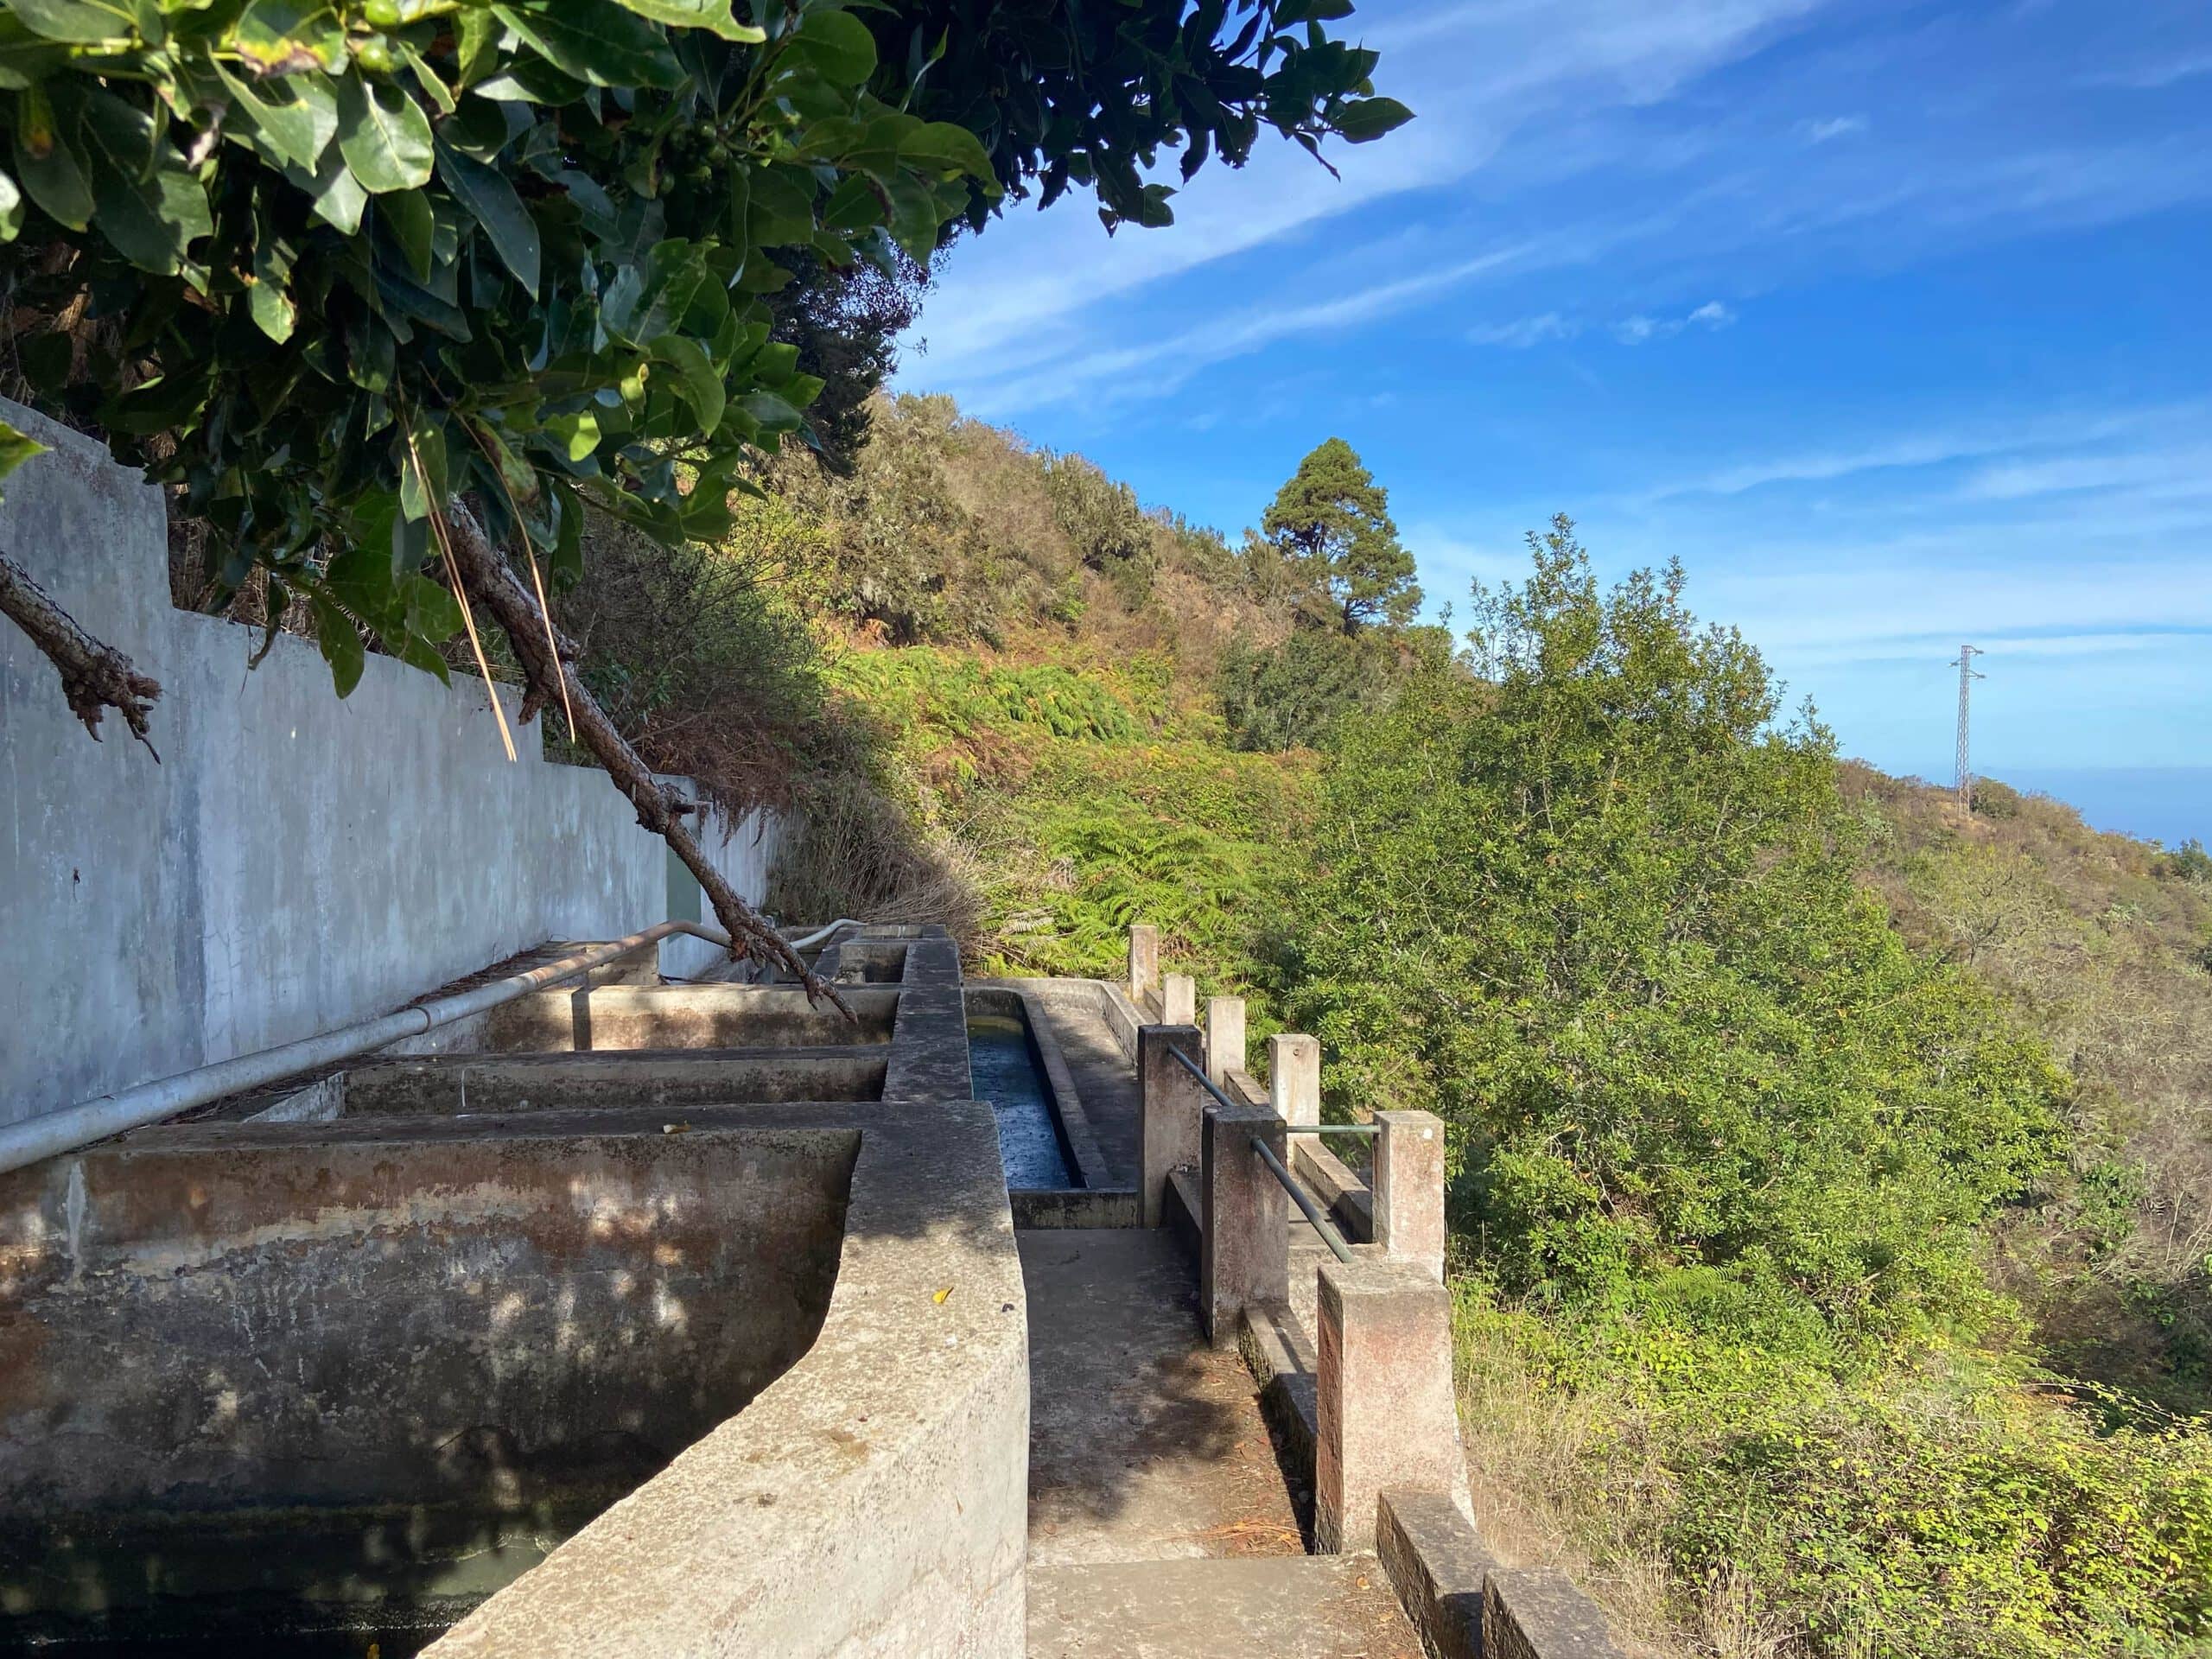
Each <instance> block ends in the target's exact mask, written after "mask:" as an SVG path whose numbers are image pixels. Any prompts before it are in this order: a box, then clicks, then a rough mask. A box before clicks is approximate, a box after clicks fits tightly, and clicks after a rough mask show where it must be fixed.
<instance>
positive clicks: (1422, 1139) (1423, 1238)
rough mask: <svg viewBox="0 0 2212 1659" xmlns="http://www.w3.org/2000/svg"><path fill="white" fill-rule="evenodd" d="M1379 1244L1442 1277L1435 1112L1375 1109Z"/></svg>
mask: <svg viewBox="0 0 2212 1659" xmlns="http://www.w3.org/2000/svg"><path fill="white" fill-rule="evenodd" d="M1375 1121H1376V1123H1377V1124H1379V1125H1380V1126H1381V1128H1382V1133H1381V1134H1380V1135H1377V1136H1376V1141H1375V1180H1374V1194H1375V1242H1376V1243H1377V1244H1380V1245H1381V1246H1382V1247H1383V1253H1384V1254H1385V1255H1394V1256H1402V1257H1404V1258H1405V1259H1406V1260H1407V1261H1409V1262H1420V1263H1421V1266H1422V1267H1423V1268H1426V1269H1427V1271H1428V1274H1429V1276H1430V1277H1431V1278H1433V1279H1434V1280H1435V1281H1437V1282H1438V1283H1440V1284H1441V1283H1442V1282H1443V1280H1444V1120H1443V1119H1442V1118H1440V1117H1439V1116H1436V1114H1435V1113H1433V1112H1377V1113H1376V1114H1375Z"/></svg>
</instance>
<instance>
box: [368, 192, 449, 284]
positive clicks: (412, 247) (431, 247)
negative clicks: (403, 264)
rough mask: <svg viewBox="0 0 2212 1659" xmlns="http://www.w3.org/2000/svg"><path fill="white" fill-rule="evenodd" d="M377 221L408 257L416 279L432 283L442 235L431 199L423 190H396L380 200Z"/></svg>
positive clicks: (409, 265)
mask: <svg viewBox="0 0 2212 1659" xmlns="http://www.w3.org/2000/svg"><path fill="white" fill-rule="evenodd" d="M377 222H378V223H379V224H380V225H382V226H384V227H385V230H386V231H388V232H390V233H391V239H392V240H393V241H394V242H396V243H397V244H398V245H399V251H401V252H402V253H404V255H406V257H407V264H408V267H409V269H410V270H413V271H414V273H415V280H416V282H418V283H427V282H429V280H430V258H431V255H432V253H433V251H435V242H436V239H437V234H438V216H437V213H435V211H434V210H433V209H432V207H430V198H429V196H428V195H426V194H423V192H422V191H420V190H394V191H392V192H391V194H388V195H383V196H379V197H378V198H377Z"/></svg>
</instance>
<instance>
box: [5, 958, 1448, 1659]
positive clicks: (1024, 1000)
mask: <svg viewBox="0 0 2212 1659" xmlns="http://www.w3.org/2000/svg"><path fill="white" fill-rule="evenodd" d="M817 967H818V969H819V970H820V971H821V972H823V974H824V975H825V976H828V977H829V978H831V979H832V980H833V981H834V982H836V983H837V984H838V985H839V986H840V988H841V991H842V995H843V996H844V997H845V999H846V1000H847V1001H848V1002H849V1005H850V1007H851V1011H852V1016H853V1017H852V1018H850V1019H848V1018H847V1017H846V1016H845V1015H843V1014H839V1013H837V1012H836V1010H834V1009H830V1008H828V1007H822V1006H817V1005H814V1004H810V1003H809V1001H807V999H806V997H805V995H804V993H803V992H802V991H801V990H800V989H799V988H798V987H795V986H779V985H751V984H734V983H733V984H693V985H664V984H661V983H659V982H658V977H657V976H655V975H654V974H653V972H652V964H651V963H650V962H641V963H632V964H628V965H627V966H626V967H618V968H616V969H607V970H601V971H600V972H597V973H594V974H593V975H592V976H589V982H588V983H582V982H580V983H576V984H574V985H570V986H564V987H563V988H556V989H553V990H548V991H544V992H542V993H538V994H536V995H531V996H527V997H524V998H523V999H522V1000H520V1001H515V1002H512V1003H509V1004H508V1005H506V1006H505V1007H501V1008H499V1009H497V1010H494V1011H493V1013H491V1014H488V1015H486V1016H484V1017H482V1018H481V1019H480V1020H475V1021H474V1022H471V1023H470V1024H468V1025H467V1026H463V1027H453V1028H450V1029H449V1030H448V1031H446V1032H443V1033H440V1034H439V1039H438V1040H439V1043H440V1044H441V1049H440V1052H418V1053H411V1054H404V1055H391V1054H387V1055H385V1056H383V1057H376V1058H370V1059H366V1060H357V1061H354V1062H353V1063H352V1064H350V1065H347V1066H346V1067H345V1068H344V1069H340V1070H333V1071H327V1072H326V1073H324V1074H321V1075H317V1076H313V1077H304V1078H298V1079H294V1080H292V1082H291V1083H290V1084H287V1085H286V1086H284V1087H283V1088H281V1089H278V1090H270V1091H266V1092H264V1093H263V1094H260V1095H257V1096H252V1097H250V1098H245V1099H238V1100H232V1101H229V1102H226V1103H222V1104H221V1105H219V1107H217V1108H215V1109H211V1110H209V1111H207V1112H206V1113H203V1114H201V1115H200V1117H199V1118H198V1119H197V1121H194V1122H181V1123H168V1124H164V1125H162V1126H159V1127H156V1128H149V1129H142V1130H138V1131H137V1132H134V1133H132V1134H130V1135H124V1136H121V1137H119V1138H117V1139H114V1140H111V1141H107V1142H105V1143H102V1144H100V1145H98V1146H95V1147H90V1148H87V1149H85V1150H83V1151H80V1152H79V1153H76V1154H70V1155H67V1156H65V1157H60V1158H55V1159H51V1160H48V1161H46V1162H44V1163H41V1164H38V1165H35V1166H31V1167H29V1168H26V1169H22V1170H18V1171H16V1172H15V1173H10V1174H7V1175H0V1649H22V1650H29V1651H40V1652H49V1653H53V1654H56V1655H107V1654H126V1653H127V1654H148V1655H154V1656H164V1655H174V1656H184V1655H200V1654H209V1655H213V1654H222V1655H226V1656H233V1659H235V1656H240V1655H249V1654H259V1653H272V1654H274V1653H282V1654H287V1655H302V1656H317V1655H333V1656H337V1655H343V1656H349V1659H363V1656H367V1655H370V1654H372V1653H373V1654H375V1655H376V1656H378V1659H404V1656H409V1655H412V1654H415V1653H417V1652H422V1651H424V1650H426V1649H427V1650H431V1651H435V1652H436V1653H438V1654H441V1655H448V1654H449V1655H479V1654H484V1655H489V1654H499V1655H523V1654H530V1655H537V1654H555V1653H559V1654H564V1655H565V1654H571V1653H586V1652H588V1653H621V1654H634V1655H639V1656H647V1655H650V1656H663V1655H679V1654H690V1653H709V1652H742V1653H747V1654H760V1655H763V1656H775V1655H783V1654H791V1655H813V1654H817V1653H820V1654H825V1655H826V1654H829V1653H844V1652H871V1653H872V1652H890V1651H900V1652H911V1653H914V1654H917V1655H921V1656H925V1659H927V1656H933V1655H938V1654H947V1655H950V1654H958V1653H969V1652H974V1653H1006V1652H1010V1651H1020V1649H1021V1648H1022V1647H1023V1646H1024V1645H1025V1644H1026V1647H1027V1652H1028V1653H1029V1654H1030V1655H1032V1656H1036V1659H1074V1656H1107V1655H1114V1656H1132V1659H1143V1656H1171V1655H1173V1656H1181V1655H1196V1654H1208V1655H1212V1654H1221V1655H1234V1656H1238V1659H1275V1656H1285V1659H1287V1656H1291V1655H1300V1656H1306V1655H1321V1656H1336V1659H1356V1656H1364V1659H1412V1656H1414V1655H1416V1654H1418V1653H1420V1652H1421V1646H1420V1643H1419V1642H1418V1641H1417V1639H1416V1638H1415V1637H1414V1633H1413V1630H1412V1627H1411V1625H1410V1624H1408V1623H1407V1622H1406V1619H1405V1618H1404V1616H1403V1615H1402V1613H1401V1612H1400V1611H1399V1604H1398V1601H1397V1600H1396V1599H1395V1597H1394V1595H1393V1592H1392V1589H1391V1586H1390V1584H1389V1581H1388V1580H1387V1579H1386V1578H1385V1576H1384V1574H1383V1572H1382V1571H1381V1570H1380V1569H1379V1568H1378V1567H1377V1566H1376V1560H1375V1558H1374V1557H1373V1556H1371V1555H1357V1554H1354V1555H1344V1556H1329V1557H1320V1556H1314V1555H1312V1554H1309V1553H1308V1551H1309V1548H1310V1546H1311V1543H1312V1539H1313V1515H1312V1503H1313V1497H1312V1492H1311V1491H1310V1479H1311V1477H1310V1474H1309V1475H1307V1476H1305V1477H1301V1476H1300V1473H1299V1464H1298V1461H1297V1459H1296V1458H1294V1457H1292V1456H1288V1455H1287V1453H1286V1451H1285V1449H1284V1447H1282V1446H1280V1445H1279V1443H1278V1440H1277V1438H1276V1433H1277V1431H1276V1430H1275V1429H1274V1428H1273V1427H1271V1425H1270V1422H1269V1421H1268V1417H1267V1415H1266V1414H1263V1412H1262V1408H1261V1404H1260V1397H1259V1394H1258V1391H1257V1388H1256V1385H1255V1381H1254V1376H1253V1374H1252V1372H1251V1371H1250V1370H1248V1369H1247V1366H1246V1364H1245V1363H1244V1361H1243V1360H1242V1359H1241V1358H1240V1357H1238V1355H1237V1353H1236V1351H1235V1350H1234V1348H1233V1347H1217V1346H1214V1345H1211V1344H1209V1343H1208V1342H1207V1340H1206V1338H1205V1332H1204V1331H1203V1329H1202V1328H1201V1325H1200V1322H1199V1319H1198V1311H1197V1305H1196V1300H1195V1295H1194V1287H1195V1281H1194V1274H1193V1267H1192V1259H1191V1256H1190V1254H1189V1252H1188V1250H1187V1249H1185V1247H1184V1245H1183V1244H1182V1243H1180V1242H1179V1239H1178V1237H1177V1236H1176V1235H1175V1234H1174V1232H1173V1230H1168V1229H1164V1228H1159V1229H1149V1230H1147V1229H1145V1228H1142V1227H1141V1226H1140V1225H1139V1222H1140V1220H1141V1214H1140V1205H1139V1204H1138V1195H1137V1192H1136V1186H1137V1180H1138V1175H1139V1169H1138V1151H1139V1128H1138V1112H1139V1098H1138V1086H1137V1080H1136V1075H1135V1070H1134V1065H1133V1061H1134V1058H1135V1049H1134V1043H1135V1017H1134V1015H1133V1014H1132V1013H1131V1011H1130V1010H1129V1008H1128V1002H1127V999H1126V997H1124V996H1123V995H1122V993H1121V992H1120V991H1119V990H1118V989H1117V988H1114V987H1110V986H1108V985H1104V984H1102V983H1098V982H1090V981H1065V982H1063V981H1044V982H1040V981H996V982H982V983H966V982H963V978H962V976H961V972H960V968H959V963H958V959H957V952H956V951H955V950H954V948H953V946H952V944H951V942H950V940H949V939H947V938H945V937H944V935H943V933H942V932H941V931H938V930H933V929H887V928H867V929H858V930H852V931H848V932H847V933H846V934H845V935H844V936H843V937H842V938H839V939H837V940H836V941H835V942H833V943H832V944H829V946H828V947H827V948H826V949H825V950H823V953H822V956H821V958H820V960H819V962H818V963H817ZM1309 1466H1310V1465H1309ZM1025 1630H1026V1634H1025ZM740 1632H742V1640H741V1641H738V1633H740ZM733 1642H736V1643H737V1644H736V1645H732V1643H733Z"/></svg>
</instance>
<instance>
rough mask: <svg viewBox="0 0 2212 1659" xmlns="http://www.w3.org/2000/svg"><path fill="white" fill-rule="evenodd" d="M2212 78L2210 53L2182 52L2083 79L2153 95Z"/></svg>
mask: <svg viewBox="0 0 2212 1659" xmlns="http://www.w3.org/2000/svg"><path fill="white" fill-rule="evenodd" d="M2199 75H2212V52H2196V53H2183V54H2181V55H2179V56H2177V57H2171V58H2164V59H2159V60H2154V61H2150V62H2145V63H2139V64H2135V65H2133V66H2130V67H2126V68H2120V69H2107V70H2102V71H2100V72H2099V73H2096V74H2094V75H2090V76H2088V78H2087V81H2088V85H2089V86H2119V87H2124V88H2126V90H2128V91H2130V92H2156V91H2158V89H2160V88H2161V87H2165V86H2174V85H2175V84H2177V82H2180V81H2184V80H2194V79H2196V77H2197V76H2199Z"/></svg>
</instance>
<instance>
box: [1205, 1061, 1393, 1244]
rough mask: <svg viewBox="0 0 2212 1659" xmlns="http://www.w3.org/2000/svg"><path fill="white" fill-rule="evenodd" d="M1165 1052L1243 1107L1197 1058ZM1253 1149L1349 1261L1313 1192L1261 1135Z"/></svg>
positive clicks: (1230, 1103) (1226, 1100)
mask: <svg viewBox="0 0 2212 1659" xmlns="http://www.w3.org/2000/svg"><path fill="white" fill-rule="evenodd" d="M1167 1052H1169V1053H1170V1054H1173V1056H1174V1057H1175V1058H1177V1059H1178V1060H1179V1061H1180V1062H1181V1063H1182V1066H1183V1069H1184V1070H1185V1071H1188V1072H1189V1073H1190V1074H1191V1075H1192V1077H1196V1078H1197V1079H1198V1086H1199V1087H1200V1088H1201V1089H1203V1090H1205V1091H1206V1092H1207V1093H1208V1094H1210V1095H1211V1096H1213V1097H1214V1098H1215V1099H1216V1100H1217V1101H1219V1102H1220V1103H1222V1104H1223V1105H1224V1106H1226V1107H1228V1108H1229V1109H1230V1110H1231V1111H1242V1110H1243V1109H1244V1103H1243V1101H1241V1100H1231V1099H1230V1097H1229V1096H1227V1095H1226V1094H1224V1092H1223V1091H1222V1089H1221V1085H1220V1084H1217V1083H1216V1082H1215V1081H1214V1080H1213V1079H1212V1078H1211V1077H1208V1076H1206V1074H1205V1072H1204V1071H1201V1070H1199V1068H1198V1062H1197V1061H1195V1060H1193V1059H1192V1058H1191V1057H1190V1056H1189V1055H1187V1054H1185V1052H1183V1051H1182V1050H1181V1049H1179V1048H1171V1049H1169V1050H1168V1051H1167ZM1252 1150H1253V1151H1255V1152H1256V1153H1258V1154H1260V1161H1261V1162H1262V1163H1263V1164H1265V1165H1266V1166H1268V1169H1269V1170H1271V1171H1272V1172H1274V1178H1275V1179H1277V1180H1278V1181H1280V1182H1281V1183H1282V1190H1283V1191H1284V1192H1287V1193H1289V1194H1290V1201H1291V1202H1292V1203H1293V1204H1294V1205H1297V1206H1298V1207H1299V1209H1300V1211H1303V1212H1304V1214H1305V1217H1306V1220H1308V1221H1310V1222H1312V1223H1313V1230H1314V1231H1315V1232H1317V1233H1319V1234H1320V1236H1321V1242H1322V1243H1324V1244H1326V1245H1327V1246H1328V1247H1329V1249H1330V1250H1331V1251H1332V1253H1333V1254H1334V1255H1335V1256H1336V1258H1337V1260H1338V1261H1339V1262H1349V1261H1351V1259H1352V1254H1351V1245H1349V1244H1347V1243H1344V1235H1343V1234H1342V1233H1340V1232H1338V1230H1336V1228H1335V1226H1334V1225H1333V1224H1332V1223H1331V1222H1330V1220H1329V1218H1328V1217H1327V1216H1325V1215H1324V1214H1323V1213H1322V1211H1321V1206H1320V1205H1318V1204H1316V1203H1315V1202H1314V1200H1313V1195H1312V1194H1311V1193H1309V1192H1306V1189H1305V1188H1304V1187H1302V1186H1300V1185H1299V1184H1298V1179H1297V1178H1296V1177H1295V1176H1294V1175H1293V1174H1292V1173H1290V1172H1289V1171H1288V1170H1287V1169H1285V1168H1284V1167H1283V1164H1282V1160H1281V1159H1280V1158H1278V1157H1276V1156H1275V1149H1274V1147H1271V1146H1269V1145H1268V1143H1267V1141H1265V1140H1263V1139H1262V1137H1261V1136H1259V1135H1254V1136H1253V1137H1252Z"/></svg>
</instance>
